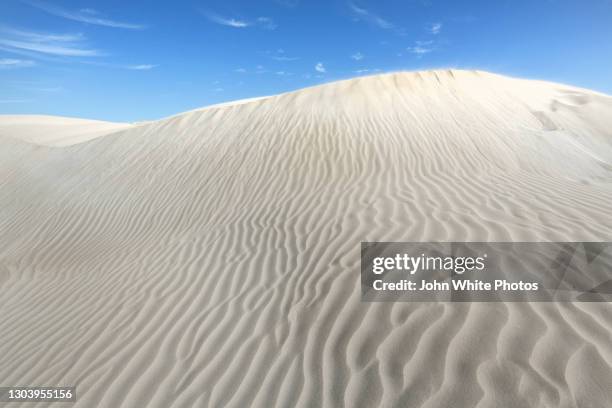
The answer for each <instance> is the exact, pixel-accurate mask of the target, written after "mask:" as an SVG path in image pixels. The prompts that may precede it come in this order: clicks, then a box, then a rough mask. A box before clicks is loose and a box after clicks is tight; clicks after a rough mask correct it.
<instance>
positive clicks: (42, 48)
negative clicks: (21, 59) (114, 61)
mask: <svg viewBox="0 0 612 408" xmlns="http://www.w3.org/2000/svg"><path fill="white" fill-rule="evenodd" d="M84 39H85V38H84V36H83V35H82V34H49V33H38V32H32V31H23V30H14V29H12V28H9V27H5V26H0V46H1V47H2V48H3V49H4V50H5V51H9V52H16V53H20V51H28V52H29V51H31V52H33V53H40V54H47V55H55V56H66V57H95V56H100V55H104V54H103V53H102V52H100V51H98V50H95V49H91V48H87V47H85V46H84V45H83V41H84Z"/></svg>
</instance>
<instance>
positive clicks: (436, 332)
mask: <svg viewBox="0 0 612 408" xmlns="http://www.w3.org/2000/svg"><path fill="white" fill-rule="evenodd" d="M3 121H4V119H0V129H5V130H6V129H9V128H8V127H7V126H5V125H2V123H3ZM37 123H38V122H36V121H35V120H33V122H32V127H25V128H24V129H28V130H24V132H27V134H21V133H20V131H19V130H18V129H19V127H18V126H15V127H13V128H12V129H13V130H10V131H9V132H8V133H7V132H6V131H2V132H0V134H1V135H2V137H0V175H1V176H0V211H1V212H0V214H1V215H0V316H2V318H1V319H0V379H1V381H0V382H1V385H60V384H66V385H73V384H76V385H77V388H78V402H77V403H76V404H74V406H75V407H79V408H80V407H97V406H100V407H109V408H110V407H112V408H117V407H145V406H147V407H170V406H176V407H189V406H196V407H205V406H211V407H246V406H251V405H252V406H258V407H274V406H278V407H288V406H300V407H318V406H326V407H338V406H346V407H357V406H385V407H390V406H397V407H459V408H461V407H475V406H478V407H581V408H582V407H606V406H609V404H610V401H612V313H611V312H612V306H611V305H610V304H607V303H592V304H584V303H564V304H555V303H506V304H504V303H492V304H485V303H475V304H448V303H424V304H420V303H419V304H417V303H371V304H368V303H361V302H360V289H359V243H360V241H366V240H369V241H374V240H380V241H429V240H432V241H451V240H457V241H469V240H474V241H478V240H488V241H495V240H497V241H511V240H517V241H518V240H525V241H529V240H533V241H539V240H559V241H561V240H567V241H579V240H603V241H608V240H611V239H612V183H611V181H612V98H610V97H609V96H605V95H602V94H598V93H594V92H591V91H587V90H583V89H578V88H573V87H569V86H565V85H558V84H552V83H545V82H538V81H525V80H518V79H510V78H506V77H502V76H497V75H493V74H488V73H484V72H467V71H432V72H421V73H397V74H387V75H379V76H373V77H367V78H360V79H354V80H348V81H342V82H337V83H332V84H327V85H323V86H319V87H314V88H309V89H304V90H301V91H298V92H293V93H288V94H284V95H279V96H275V97H269V98H266V99H261V100H256V101H251V102H248V103H243V104H239V105H231V104H230V105H226V106H221V107H216V108H209V109H204V110H199V111H194V112H190V113H186V114H184V115H179V116H176V117H172V118H170V119H166V120H161V121H157V122H151V123H147V124H143V125H141V126H138V127H133V128H128V129H124V130H122V131H119V132H115V133H113V134H110V135H107V136H103V137H98V138H96V139H93V140H90V141H88V142H86V143H79V144H73V145H72V146H67V147H63V148H48V147H41V146H38V145H35V144H32V143H28V142H34V143H42V142H44V143H49V142H50V143H49V144H52V145H58V144H64V142H67V141H68V140H71V141H74V140H77V139H76V138H77V137H78V132H74V133H70V135H69V136H67V137H66V138H64V137H63V136H61V135H60V134H59V132H58V134H53V135H51V136H49V135H48V134H47V133H46V130H45V128H41V129H43V130H42V131H41V132H42V133H40V134H39V133H38V132H37V131H35V127H34V126H35V125H36V124H37ZM28 126H29V125H28ZM19 139H21V140H19ZM58 141H61V143H58ZM24 406H25V405H24ZM27 406H32V405H31V404H30V405H27Z"/></svg>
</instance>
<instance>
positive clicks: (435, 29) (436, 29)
mask: <svg viewBox="0 0 612 408" xmlns="http://www.w3.org/2000/svg"><path fill="white" fill-rule="evenodd" d="M440 31H442V23H433V24H432V25H431V26H430V27H429V32H430V33H432V34H433V35H438V34H440Z"/></svg>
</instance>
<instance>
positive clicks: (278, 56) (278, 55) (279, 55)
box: [266, 48, 300, 61]
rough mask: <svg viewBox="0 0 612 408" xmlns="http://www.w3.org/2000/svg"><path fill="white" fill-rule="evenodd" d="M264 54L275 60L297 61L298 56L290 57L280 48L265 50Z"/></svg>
mask: <svg viewBox="0 0 612 408" xmlns="http://www.w3.org/2000/svg"><path fill="white" fill-rule="evenodd" d="M266 55H268V56H269V57H270V58H272V59H273V60H275V61H297V60H299V59H300V58H299V57H290V56H288V55H287V54H286V53H285V50H283V49H282V48H279V49H277V50H276V51H266Z"/></svg>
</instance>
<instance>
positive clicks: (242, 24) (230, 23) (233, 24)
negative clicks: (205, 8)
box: [204, 12, 251, 28]
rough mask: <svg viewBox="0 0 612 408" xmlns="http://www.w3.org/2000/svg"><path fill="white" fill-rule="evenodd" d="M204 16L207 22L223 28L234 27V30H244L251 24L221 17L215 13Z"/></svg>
mask: <svg viewBox="0 0 612 408" xmlns="http://www.w3.org/2000/svg"><path fill="white" fill-rule="evenodd" d="M204 15H205V16H206V18H207V19H208V20H210V21H211V22H213V23H215V24H220V25H223V26H227V27H234V28H246V27H248V26H250V25H251V24H249V23H248V22H246V21H244V20H238V19H235V18H226V17H222V16H220V15H218V14H216V13H211V12H208V13H204Z"/></svg>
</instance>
